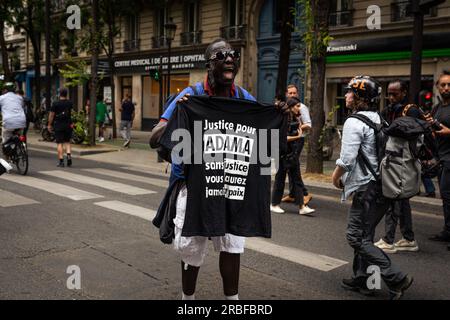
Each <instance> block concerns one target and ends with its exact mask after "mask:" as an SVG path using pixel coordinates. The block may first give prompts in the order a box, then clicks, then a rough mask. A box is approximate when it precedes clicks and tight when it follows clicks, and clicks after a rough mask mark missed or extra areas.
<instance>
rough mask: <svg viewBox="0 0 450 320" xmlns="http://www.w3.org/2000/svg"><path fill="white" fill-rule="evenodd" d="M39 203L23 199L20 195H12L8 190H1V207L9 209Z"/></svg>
mask: <svg viewBox="0 0 450 320" xmlns="http://www.w3.org/2000/svg"><path fill="white" fill-rule="evenodd" d="M36 203H39V202H38V201H35V200H33V199H29V198H25V197H22V196H20V195H18V194H14V193H11V192H9V191H6V190H2V189H0V207H3V208H8V207H16V206H23V205H29V204H36Z"/></svg>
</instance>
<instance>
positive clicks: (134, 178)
mask: <svg viewBox="0 0 450 320" xmlns="http://www.w3.org/2000/svg"><path fill="white" fill-rule="evenodd" d="M82 171H87V172H91V173H95V174H100V175H104V176H108V177H114V178H119V179H124V180H130V181H136V182H142V183H146V184H151V185H154V186H158V187H162V188H166V187H167V186H168V185H169V181H168V179H156V178H149V177H145V176H142V175H140V176H139V175H135V174H129V173H124V172H120V171H117V170H108V169H103V168H93V169H82Z"/></svg>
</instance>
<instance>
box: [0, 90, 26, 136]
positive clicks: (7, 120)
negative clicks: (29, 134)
mask: <svg viewBox="0 0 450 320" xmlns="http://www.w3.org/2000/svg"><path fill="white" fill-rule="evenodd" d="M3 87H4V89H5V90H6V93H5V94H3V95H1V96H0V110H1V112H2V119H3V120H2V121H3V123H2V143H5V142H6V141H8V140H9V139H10V138H11V137H12V136H13V134H14V131H16V130H17V129H23V128H25V126H26V117H25V112H24V110H23V99H22V97H21V96H19V95H17V94H16V93H15V91H16V85H15V84H14V83H13V82H7V83H5V84H4V86H3Z"/></svg>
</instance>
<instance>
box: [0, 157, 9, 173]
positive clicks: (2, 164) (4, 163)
mask: <svg viewBox="0 0 450 320" xmlns="http://www.w3.org/2000/svg"><path fill="white" fill-rule="evenodd" d="M0 165H1V166H3V168H5V170H6V172H9V171H11V170H12V166H11V165H10V164H9V163H8V161H6V160H3V159H0Z"/></svg>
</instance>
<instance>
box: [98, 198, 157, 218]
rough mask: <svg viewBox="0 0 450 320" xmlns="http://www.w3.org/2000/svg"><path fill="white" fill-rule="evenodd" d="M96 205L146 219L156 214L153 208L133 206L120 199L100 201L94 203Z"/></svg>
mask: <svg viewBox="0 0 450 320" xmlns="http://www.w3.org/2000/svg"><path fill="white" fill-rule="evenodd" d="M94 204H95V205H96V206H100V207H103V208H107V209H111V210H114V211H118V212H121V213H126V214H129V215H132V216H136V217H139V218H142V219H145V220H147V221H152V220H153V218H154V217H155V215H156V211H155V210H151V209H147V208H143V207H139V206H135V205H132V204H128V203H125V202H122V201H116V200H114V201H102V202H96V203H94Z"/></svg>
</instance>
